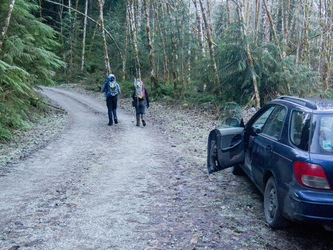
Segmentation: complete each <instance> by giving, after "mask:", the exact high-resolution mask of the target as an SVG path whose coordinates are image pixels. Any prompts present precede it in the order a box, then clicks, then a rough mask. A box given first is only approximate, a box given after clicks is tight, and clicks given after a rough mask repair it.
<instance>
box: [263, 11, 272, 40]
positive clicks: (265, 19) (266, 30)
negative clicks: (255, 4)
mask: <svg viewBox="0 0 333 250" xmlns="http://www.w3.org/2000/svg"><path fill="white" fill-rule="evenodd" d="M262 9H263V10H262V42H263V44H267V43H269V42H270V40H271V39H270V32H269V20H268V17H267V12H266V10H265V6H264V5H262Z"/></svg>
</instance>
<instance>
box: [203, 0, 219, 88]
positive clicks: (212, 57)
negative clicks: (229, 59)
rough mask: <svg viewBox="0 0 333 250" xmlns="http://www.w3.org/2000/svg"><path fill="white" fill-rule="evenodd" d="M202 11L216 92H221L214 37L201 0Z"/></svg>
mask: <svg viewBox="0 0 333 250" xmlns="http://www.w3.org/2000/svg"><path fill="white" fill-rule="evenodd" d="M199 3H200V7H201V11H202V17H203V20H204V23H205V26H206V33H207V38H208V47H209V53H210V58H211V61H212V68H213V72H214V74H215V77H214V92H215V93H219V92H220V88H219V85H220V79H219V74H218V72H217V66H216V61H215V53H214V47H213V39H212V35H211V32H210V23H208V20H207V17H206V10H205V7H204V6H203V4H202V0H199Z"/></svg>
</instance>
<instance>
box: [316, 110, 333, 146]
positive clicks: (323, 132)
mask: <svg viewBox="0 0 333 250" xmlns="http://www.w3.org/2000/svg"><path fill="white" fill-rule="evenodd" d="M319 133H320V136H319V145H320V146H321V148H322V149H323V150H325V151H327V152H333V149H332V142H333V117H332V116H323V117H321V119H320V129H319Z"/></svg>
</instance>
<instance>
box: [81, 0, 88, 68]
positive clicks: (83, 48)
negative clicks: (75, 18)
mask: <svg viewBox="0 0 333 250" xmlns="http://www.w3.org/2000/svg"><path fill="white" fill-rule="evenodd" d="M84 14H85V16H84V22H83V38H82V57H81V71H82V72H83V69H84V56H85V48H86V33H87V15H88V0H86V4H85V8H84Z"/></svg>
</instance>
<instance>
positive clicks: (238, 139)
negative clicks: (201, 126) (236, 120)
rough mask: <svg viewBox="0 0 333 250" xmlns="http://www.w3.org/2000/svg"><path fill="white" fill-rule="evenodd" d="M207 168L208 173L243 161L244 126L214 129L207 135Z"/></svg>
mask: <svg viewBox="0 0 333 250" xmlns="http://www.w3.org/2000/svg"><path fill="white" fill-rule="evenodd" d="M207 151H208V154H207V168H208V172H209V173H213V172H217V171H220V170H222V169H225V168H228V167H231V166H235V165H237V164H240V163H242V162H244V128H243V127H229V128H219V129H214V130H212V131H211V132H210V134H209V137H208V148H207Z"/></svg>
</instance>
